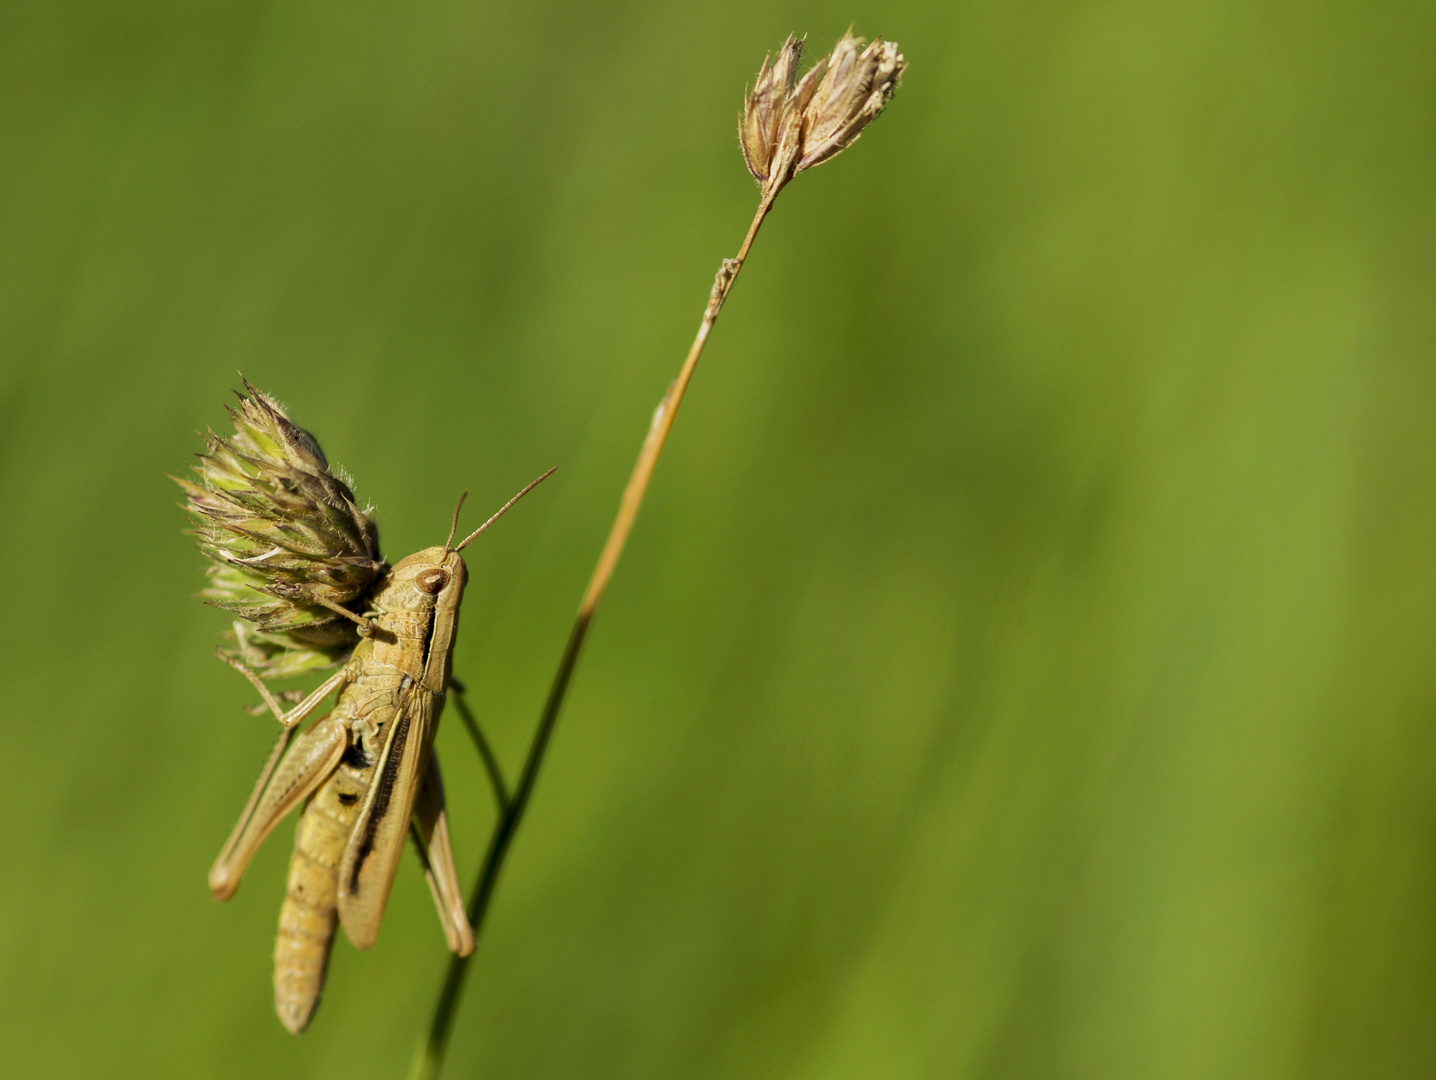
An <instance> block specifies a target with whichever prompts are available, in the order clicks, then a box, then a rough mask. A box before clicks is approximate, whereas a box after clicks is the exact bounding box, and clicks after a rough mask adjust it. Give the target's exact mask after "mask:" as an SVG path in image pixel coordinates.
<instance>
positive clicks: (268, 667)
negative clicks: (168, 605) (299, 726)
mask: <svg viewBox="0 0 1436 1080" xmlns="http://www.w3.org/2000/svg"><path fill="white" fill-rule="evenodd" d="M244 391H245V392H243V393H240V394H239V395H238V396H239V407H238V408H236V409H230V410H229V414H230V416H231V418H232V419H233V420H234V428H235V433H234V435H233V436H232V437H230V438H229V439H223V438H221V437H220V436H218V435H216V434H215V433H214V432H213V431H211V432H210V433H209V435H208V438H207V439H206V449H205V452H204V453H203V454H200V455H199V464H198V465H195V466H193V470H194V472H195V474H196V475H197V477H198V480H199V482H198V483H195V482H192V481H189V480H179V479H176V483H178V484H179V485H180V487H182V488H183V489H184V491H185V495H186V504H185V509H186V510H188V511H189V512H190V513H191V514H192V515H194V517H195V519H196V521H197V523H198V527H197V528H196V529H195V530H194V531H193V535H194V536H195V538H196V543H197V544H198V546H199V549H200V550H201V551H203V552H204V553H205V554H206V555H207V556H209V558H210V559H211V560H212V564H211V566H210V568H209V585H208V587H207V588H206V589H205V590H204V591H203V592H201V593H200V594H199V595H200V597H201V598H203V599H204V600H206V601H208V602H209V603H211V604H213V605H214V606H215V607H218V608H223V609H224V610H226V611H231V612H233V613H234V614H236V615H238V616H240V617H241V618H243V619H247V620H249V621H250V622H252V623H253V624H254V626H255V629H254V630H253V631H238V632H237V634H236V635H235V636H236V638H237V645H238V649H237V651H236V653H235V655H236V657H237V658H239V659H241V660H242V661H244V662H245V663H246V664H247V665H249V666H250V667H252V668H254V670H256V671H258V672H259V673H260V674H261V675H262V676H263V677H265V678H283V677H287V676H290V675H298V674H304V673H306V672H308V671H312V670H315V669H317V668H320V667H324V666H327V665H328V664H332V663H335V662H337V661H339V660H341V659H343V657H344V655H345V654H347V652H348V651H349V650H350V649H352V648H353V647H354V645H355V643H356V642H357V641H358V636H357V633H356V629H355V624H354V623H353V622H351V621H350V620H348V619H346V618H344V617H343V616H342V615H339V614H338V613H336V612H334V611H333V610H331V609H330V608H328V607H326V606H324V603H323V602H322V601H327V602H328V603H330V604H337V605H339V606H341V607H346V608H350V609H351V610H357V608H358V607H362V602H363V600H364V599H365V596H366V594H367V593H368V591H369V589H370V587H371V586H372V585H373V584H374V582H375V581H376V579H377V578H378V577H379V575H380V574H382V573H383V572H384V570H385V568H386V567H385V563H384V561H383V559H382V557H381V556H380V554H379V531H378V529H377V527H376V526H375V524H374V522H373V520H372V519H371V518H370V516H369V515H370V513H371V512H372V508H371V507H366V508H364V509H360V507H359V505H358V504H357V503H356V502H355V501H354V493H353V492H352V491H350V489H349V486H348V485H347V484H346V483H345V482H344V481H343V480H341V479H339V478H338V477H337V476H335V475H334V474H333V473H332V472H331V471H330V469H329V462H328V460H327V459H326V458H325V457H324V451H323V450H321V449H320V448H319V443H318V441H317V440H316V439H315V438H314V436H313V435H311V434H310V433H309V432H307V431H305V430H304V429H303V428H301V427H299V426H298V425H297V424H295V423H294V422H293V421H292V420H290V419H289V417H288V415H287V414H286V413H285V412H284V410H283V409H282V408H280V407H279V405H278V404H277V403H276V402H275V401H274V399H273V398H271V397H269V396H268V395H266V394H263V393H261V392H260V391H258V390H256V389H255V388H254V387H253V386H251V385H250V383H249V382H248V380H246V381H245V383H244ZM237 625H238V624H237Z"/></svg>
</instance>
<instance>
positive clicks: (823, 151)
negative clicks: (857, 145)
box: [738, 31, 906, 198]
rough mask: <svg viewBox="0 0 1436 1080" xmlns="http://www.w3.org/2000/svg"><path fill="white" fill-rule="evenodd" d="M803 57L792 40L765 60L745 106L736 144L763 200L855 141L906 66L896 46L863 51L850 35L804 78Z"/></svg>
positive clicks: (874, 45)
mask: <svg viewBox="0 0 1436 1080" xmlns="http://www.w3.org/2000/svg"><path fill="white" fill-rule="evenodd" d="M802 52H803V41H802V40H801V39H796V38H793V37H792V36H789V38H788V39H787V40H786V41H785V42H783V46H782V48H780V49H779V50H778V58H777V60H776V61H772V62H770V58H769V57H764V58H763V66H762V68H760V69H759V71H758V78H757V80H756V81H755V82H754V84H753V88H752V89H751V90H749V91H748V94H747V97H746V98H745V100H744V102H743V117H742V120H741V121H740V123H739V126H738V141H739V144H740V145H741V146H742V148H743V160H744V161H745V162H747V164H748V171H749V172H751V173H752V174H753V178H754V179H755V180H757V181H758V183H759V185H760V186H761V187H762V189H763V195H764V197H765V198H769V197H771V196H773V195H775V194H776V193H777V191H778V189H779V188H781V187H782V186H783V185H784V184H786V183H787V182H788V181H789V180H790V179H792V177H793V176H794V175H796V174H797V173H800V172H802V171H803V170H804V169H811V168H812V167H813V166H815V165H821V164H822V163H823V162H825V161H827V160H828V159H829V158H831V157H834V156H836V155H837V154H840V153H842V151H844V150H846V149H847V148H848V147H849V146H851V145H852V144H853V143H854V142H856V141H857V139H858V136H859V135H861V134H862V133H863V129H864V128H865V127H867V126H868V124H870V123H872V121H873V120H874V119H875V118H876V117H877V116H878V115H879V114H880V113H881V112H882V111H883V107H884V106H885V105H886V104H887V103H888V101H889V100H891V99H892V96H893V93H894V92H895V91H896V90H897V85H898V80H899V78H900V77H901V75H902V71H903V68H904V67H905V66H906V61H905V60H904V59H903V57H902V54H901V53H900V52H898V47H897V43H896V42H892V41H884V40H883V39H882V38H876V39H874V41H873V42H872V44H871V45H868V46H867V47H866V48H864V45H863V39H862V38H858V37H854V36H853V35H852V33H851V31H850V32H848V33H846V34H844V35H843V38H842V40H841V41H839V42H838V43H837V45H836V46H834V47H833V51H832V52H831V53H829V54H828V55H827V56H825V57H823V58H822V59H821V60H819V61H818V62H817V64H815V65H814V66H813V68H812V69H811V70H810V71H809V72H808V73H807V74H806V75H804V76H803V78H802V79H801V80H799V79H798V77H797V75H798V61H799V59H800V58H801V56H802Z"/></svg>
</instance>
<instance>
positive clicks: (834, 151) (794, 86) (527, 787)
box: [410, 32, 906, 1080]
mask: <svg viewBox="0 0 1436 1080" xmlns="http://www.w3.org/2000/svg"><path fill="white" fill-rule="evenodd" d="M802 51H803V42H802V40H800V39H796V38H793V37H792V36H789V37H788V39H787V40H786V41H784V42H783V45H782V47H781V48H779V50H778V56H777V59H776V60H773V59H772V58H771V57H765V58H764V60H763V66H762V67H761V68H760V69H759V71H758V77H757V79H756V80H755V81H754V84H753V87H752V89H750V90H749V91H747V94H746V96H745V100H744V105H743V114H742V118H741V120H740V121H739V125H738V141H739V145H740V147H741V148H742V151H743V159H744V161H745V162H746V163H747V165H748V171H749V172H751V173H752V174H753V177H754V179H756V180H757V181H758V184H759V187H760V189H761V192H762V194H761V197H760V198H759V201H758V209H757V211H756V213H754V215H753V221H752V223H751V224H750V225H749V226H748V232H747V235H746V236H744V238H743V243H742V245H741V246H740V247H739V249H738V254H737V255H736V256H735V257H734V258H731V259H724V260H723V263H722V266H721V267H720V268H719V270H718V274H717V277H716V278H715V280H714V282H713V288H712V290H711V292H710V293H709V297H708V305H707V307H706V308H705V309H704V311H703V319H702V322H701V323H700V324H699V326H698V334H697V336H696V337H695V338H694V339H693V344H692V345H691V346H690V347H689V349H688V355H687V356H686V357H684V360H683V366H682V367H681V368H680V369H679V371H678V377H677V378H676V379H674V380H673V382H672V384H671V385H670V386H669V387H668V392H667V393H665V394H664V395H663V400H662V401H661V402H659V405H658V408H657V409H656V410H655V411H654V414H653V421H652V423H651V424H650V425H649V428H648V434H647V436H646V437H645V438H644V440H643V446H642V448H641V449H640V450H639V453H638V461H637V462H636V463H635V464H634V467H633V472H632V474H630V476H629V478H628V484H627V485H626V486H625V488H624V490H623V496H622V498H621V499H620V500H619V504H618V514H617V516H616V517H615V518H614V522H613V525H612V527H611V528H610V529H609V533H608V539H607V540H606V541H605V542H604V545H603V550H602V552H600V554H599V557H598V563H597V565H596V566H595V567H594V569H593V575H592V576H591V577H590V578H589V582H588V588H587V589H586V590H585V592H584V596H583V601H582V603H581V604H580V605H579V609H578V615H577V617H576V619H575V620H574V625H573V629H572V631H570V633H569V639H568V644H567V645H566V646H565V648H564V652H563V656H562V658H561V659H560V660H559V665H558V671H557V672H556V673H555V675H554V681H553V685H552V687H551V688H550V690H549V696H548V700H547V701H546V702H545V704H544V711H543V714H542V716H541V717H540V718H539V724H538V728H537V730H536V731H535V733H534V738H533V742H532V744H531V745H530V747H529V752H528V756H527V758H526V759H525V761H524V769H523V773H522V774H521V776H520V777H519V782H518V784H517V786H516V787H515V788H514V791H513V795H512V796H511V797H509V798H508V799H506V800H504V799H501V802H502V803H503V807H502V810H501V813H500V815H499V822H498V825H497V826H495V829H494V833H493V836H492V838H491V839H490V841H489V849H488V851H487V853H486V854H485V856H484V862H483V865H482V866H481V867H480V870H479V880H478V883H477V885H476V886H475V890H474V895H473V898H472V900H471V901H470V903H469V912H468V914H469V922H470V923H471V924H472V925H473V928H474V933H475V935H476V936H477V935H478V934H479V932H480V931H481V929H482V926H483V919H484V915H485V913H486V912H487V910H488V906H489V901H490V899H491V898H492V896H493V892H494V888H495V886H496V884H497V882H498V876H499V871H500V869H501V868H502V866H503V862H504V858H505V856H506V855H507V853H508V849H509V846H510V845H511V843H512V842H513V837H514V834H515V832H516V830H517V828H518V824H519V821H520V820H521V819H522V817H523V813H524V810H525V808H526V807H527V805H528V801H529V798H530V796H531V795H532V793H533V787H534V783H535V782H536V780H537V778H538V771H539V766H540V765H541V764H542V763H543V757H544V753H545V751H546V750H547V749H548V743H549V739H550V738H551V737H552V735H553V728H554V724H555V723H556V722H557V720H558V714H559V710H560V709H561V708H562V705H563V699H564V695H565V694H566V693H567V690H568V684H569V680H570V679H571V677H572V675H573V670H574V667H575V665H576V664H577V662H578V657H579V653H580V652H581V651H582V649H583V642H584V638H585V636H586V635H587V633H588V627H589V624H590V623H591V621H592V619H593V616H594V613H595V612H596V611H597V610H598V605H599V602H600V601H601V600H602V599H603V594H604V592H605V591H606V590H607V588H608V583H609V581H610V580H611V579H612V577H613V572H614V570H615V568H616V567H617V566H618V560H619V557H620V556H621V555H622V554H623V548H624V545H625V544H626V543H627V541H628V534H629V532H630V531H631V530H632V528H633V522H634V520H635V519H636V518H637V516H638V510H639V507H640V506H642V504H643V497H644V495H645V494H646V492H647V491H648V484H649V481H650V480H651V479H652V477H653V470H654V468H655V467H656V466H657V464H658V457H659V454H660V453H662V451H663V445H664V443H665V442H667V440H668V433H669V432H670V431H671V430H672V428H673V421H674V419H675V418H676V417H677V415H678V407H679V405H680V404H682V402H683V395H684V394H685V393H686V392H687V390H688V384H689V382H690V381H691V380H692V378H693V372H694V369H695V368H697V366H698V360H699V358H700V357H701V356H702V355H703V348H704V346H705V345H706V344H707V342H708V336H709V334H710V333H711V332H712V329H713V324H714V322H716V321H717V319H718V313H719V312H720V311H721V310H722V308H723V302H724V301H725V300H726V299H727V297H728V293H729V291H730V290H731V289H732V288H733V282H734V281H735V280H736V279H737V277H738V272H739V271H740V270H741V269H742V268H743V263H744V261H745V260H746V259H747V257H748V252H749V250H750V249H751V248H752V246H753V241H754V239H755V238H756V237H757V235H758V229H759V228H760V227H761V226H762V224H763V220H764V218H766V217H767V215H768V211H769V210H770V209H772V206H773V201H774V200H775V199H776V198H777V197H778V192H779V191H781V190H782V189H783V187H784V185H786V184H787V183H788V182H789V181H790V180H791V179H792V178H793V177H794V176H796V175H797V174H798V173H800V172H802V171H803V170H805V169H810V168H812V167H813V166H815V165H820V164H822V163H823V162H824V161H827V160H829V159H830V158H832V157H835V156H836V155H838V154H840V153H842V151H843V150H845V149H847V148H848V147H849V146H851V145H852V144H853V143H854V142H856V141H857V139H858V136H860V135H861V134H862V132H863V129H864V128H866V127H867V125H868V124H870V123H871V122H872V121H873V120H874V119H876V118H877V116H878V115H879V114H880V113H881V112H882V111H883V108H884V106H886V105H887V103H888V101H889V100H890V99H891V98H892V96H893V93H894V91H895V90H896V89H897V84H898V79H899V77H900V76H901V74H902V71H903V68H904V67H905V66H906V62H905V61H904V59H903V57H902V54H901V53H899V52H898V49H897V45H896V43H894V42H890V41H884V40H883V39H882V38H877V39H875V40H874V41H873V42H872V44H870V45H866V46H865V45H864V42H863V40H862V39H861V38H856V37H854V36H853V35H852V33H851V32H849V33H847V34H844V35H843V38H842V40H840V41H839V42H838V43H837V45H836V46H835V47H834V48H833V51H832V52H831V53H830V54H828V55H827V56H825V57H823V58H822V59H821V60H819V61H818V63H817V64H815V65H814V66H813V68H812V69H811V70H810V71H808V73H807V74H806V75H804V76H803V77H802V78H801V79H799V78H798V77H797V71H798V63H799V60H800V59H801V57H802ZM473 734H474V735H475V739H476V741H477V742H478V743H479V749H480V753H481V754H483V756H484V761H485V765H486V767H489V768H490V771H491V773H493V772H494V768H493V767H492V752H491V751H490V750H489V748H488V747H487V745H486V744H485V743H484V742H483V741H482V736H481V735H480V734H479V733H478V731H477V728H473ZM495 790H496V791H501V790H503V788H502V780H501V778H499V779H496V780H495ZM468 962H469V957H454V958H453V959H452V960H451V961H450V963H449V969H448V972H447V974H446V976H445V979H444V985H443V988H442V990H441V991H440V994H439V1000H438V1002H437V1004H436V1006H435V1009H434V1014H433V1016H432V1018H431V1020H430V1024H429V1030H428V1033H427V1036H426V1038H425V1039H424V1041H423V1042H422V1043H421V1044H420V1046H419V1050H418V1054H417V1055H416V1057H415V1060H414V1066H413V1069H412V1070H411V1071H410V1080H432V1078H433V1077H437V1076H438V1074H439V1070H440V1069H441V1068H442V1065H443V1059H444V1051H445V1049H446V1047H447V1045H448V1039H449V1034H450V1032H451V1030H452V1027H453V1019H454V1014H455V1011H456V1010H457V1008H458V1002H459V995H460V993H461V991H462V989H463V982H464V976H465V973H466V972H467V970H468Z"/></svg>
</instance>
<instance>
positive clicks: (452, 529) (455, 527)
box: [444, 491, 469, 551]
mask: <svg viewBox="0 0 1436 1080" xmlns="http://www.w3.org/2000/svg"><path fill="white" fill-rule="evenodd" d="M468 497H469V493H468V492H467V491H465V492H464V493H463V494H462V495H460V496H459V505H458V506H456V507H454V520H453V521H451V522H449V538H448V539H447V540H445V541H444V550H445V551H453V550H454V549H453V548H451V547H450V546H449V545H450V544H452V543H453V542H454V533H456V532H458V531H459V511H460V510H462V509H463V508H464V500H465V499H467V498H468Z"/></svg>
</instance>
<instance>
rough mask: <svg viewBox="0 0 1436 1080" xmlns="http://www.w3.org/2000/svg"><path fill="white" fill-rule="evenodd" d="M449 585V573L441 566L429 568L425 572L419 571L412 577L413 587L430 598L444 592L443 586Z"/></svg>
mask: <svg viewBox="0 0 1436 1080" xmlns="http://www.w3.org/2000/svg"><path fill="white" fill-rule="evenodd" d="M448 583H449V572H448V571H447V570H445V569H444V568H443V567H442V566H431V567H429V568H428V569H427V570H420V571H419V572H418V573H417V574H415V575H414V585H415V587H417V588H418V590H419V591H420V592H422V593H428V594H429V595H430V596H437V595H438V594H439V593H441V592H443V591H444V586H445V585H447V584H448Z"/></svg>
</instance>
